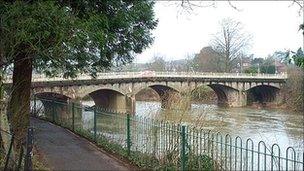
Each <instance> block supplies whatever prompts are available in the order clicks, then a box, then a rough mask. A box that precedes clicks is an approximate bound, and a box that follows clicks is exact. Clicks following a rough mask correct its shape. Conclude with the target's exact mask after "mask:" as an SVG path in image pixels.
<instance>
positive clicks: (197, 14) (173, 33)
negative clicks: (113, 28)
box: [134, 1, 302, 63]
mask: <svg viewBox="0 0 304 171" xmlns="http://www.w3.org/2000/svg"><path fill="white" fill-rule="evenodd" d="M176 3H178V2H175V3H173V2H164V1H159V2H157V3H156V4H155V7H154V10H155V15H156V18H158V20H159V23H158V26H157V28H156V29H155V30H154V31H153V35H154V37H155V39H154V43H153V44H152V45H151V46H150V48H148V49H146V50H145V51H144V52H143V53H142V54H139V55H137V57H136V58H135V60H134V62H139V63H144V62H149V61H150V60H151V59H152V58H153V56H162V57H164V58H165V60H174V59H182V58H186V56H187V55H191V54H195V53H198V52H199V51H200V49H202V48H203V47H205V46H208V45H209V43H210V40H211V39H212V34H215V33H216V32H217V30H218V27H219V22H220V21H221V20H222V19H223V18H227V17H229V18H232V19H235V20H237V21H240V22H241V23H243V25H244V29H245V30H246V31H247V32H248V33H250V34H251V35H252V37H253V38H252V41H251V47H250V49H249V50H248V54H255V56H256V57H266V56H267V55H268V54H272V53H273V52H274V51H276V50H285V49H292V50H296V49H297V48H299V47H300V46H301V45H302V34H301V32H300V31H298V28H299V24H300V23H301V22H302V16H300V15H299V7H298V6H297V4H294V5H292V6H291V4H292V2H291V1H281V2H276V1H267V2H265V1H242V2H235V1H232V4H233V5H234V6H236V7H237V8H238V9H239V10H240V11H238V10H235V9H233V8H232V7H231V6H229V4H228V3H227V1H220V2H216V4H215V7H202V8H195V9H194V10H193V11H192V12H191V14H188V13H187V12H182V11H181V9H180V7H179V6H177V5H176ZM208 4H210V2H201V4H200V5H208Z"/></svg>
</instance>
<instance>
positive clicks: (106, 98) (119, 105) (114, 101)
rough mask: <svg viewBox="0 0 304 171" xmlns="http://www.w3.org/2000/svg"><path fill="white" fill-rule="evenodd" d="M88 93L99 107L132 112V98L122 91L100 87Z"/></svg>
mask: <svg viewBox="0 0 304 171" xmlns="http://www.w3.org/2000/svg"><path fill="white" fill-rule="evenodd" d="M87 95H88V96H90V97H91V99H92V100H93V101H94V103H95V106H97V107H100V108H103V109H111V110H115V111H117V112H129V113H130V112H132V106H133V104H132V99H131V98H130V97H128V96H127V95H125V94H124V93H123V92H121V91H118V90H115V89H111V88H100V89H97V90H95V91H92V92H89V93H88V94H87Z"/></svg>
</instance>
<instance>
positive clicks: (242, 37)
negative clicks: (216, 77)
mask: <svg viewBox="0 0 304 171" xmlns="http://www.w3.org/2000/svg"><path fill="white" fill-rule="evenodd" d="M250 40H251V36H250V35H249V34H247V33H246V32H245V31H244V30H243V26H242V24H241V23H240V22H237V21H235V20H232V19H230V18H227V19H223V20H222V21H221V22H220V31H219V32H218V33H217V34H215V35H214V38H213V40H212V41H211V46H212V47H213V49H214V50H216V51H217V52H218V53H219V54H220V56H221V58H222V61H223V66H224V71H225V72H231V70H232V68H233V66H234V65H235V64H236V62H235V61H236V59H238V58H239V57H240V56H242V55H243V54H244V51H245V50H246V49H247V47H248V46H249V42H250Z"/></svg>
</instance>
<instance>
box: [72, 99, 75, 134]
mask: <svg viewBox="0 0 304 171" xmlns="http://www.w3.org/2000/svg"><path fill="white" fill-rule="evenodd" d="M72 130H73V131H74V130H75V103H74V102H72Z"/></svg>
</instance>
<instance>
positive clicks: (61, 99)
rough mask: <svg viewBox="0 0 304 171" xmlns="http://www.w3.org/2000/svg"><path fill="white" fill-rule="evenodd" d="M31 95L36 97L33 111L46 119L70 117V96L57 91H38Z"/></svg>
mask: <svg viewBox="0 0 304 171" xmlns="http://www.w3.org/2000/svg"><path fill="white" fill-rule="evenodd" d="M33 95H34V97H35V99H36V101H35V107H36V109H35V111H36V112H39V114H42V115H44V117H46V118H47V119H49V120H56V121H60V120H63V119H71V118H72V114H71V112H70V111H71V110H72V109H71V105H70V101H71V100H72V98H71V97H69V96H67V95H64V94H59V93H57V92H39V93H35V94H33ZM32 105H33V104H32Z"/></svg>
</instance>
